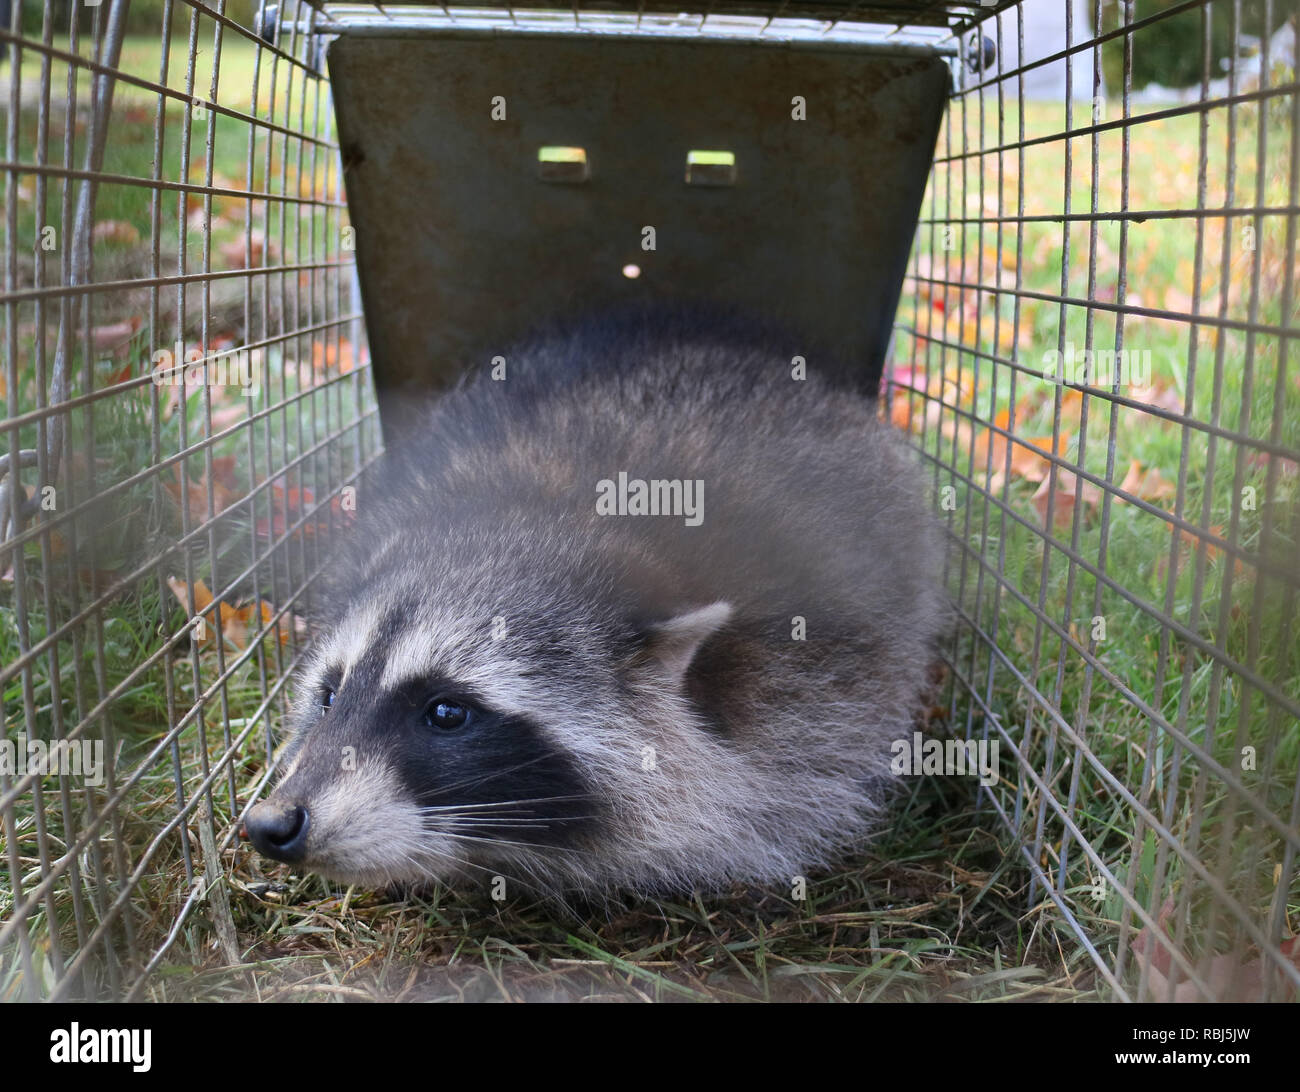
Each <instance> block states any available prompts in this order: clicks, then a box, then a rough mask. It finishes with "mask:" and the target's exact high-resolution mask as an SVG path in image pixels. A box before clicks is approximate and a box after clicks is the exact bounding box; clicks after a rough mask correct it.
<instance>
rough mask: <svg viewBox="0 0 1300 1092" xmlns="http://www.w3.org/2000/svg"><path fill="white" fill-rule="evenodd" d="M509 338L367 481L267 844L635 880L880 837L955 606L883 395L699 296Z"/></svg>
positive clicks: (577, 885)
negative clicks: (675, 310)
mask: <svg viewBox="0 0 1300 1092" xmlns="http://www.w3.org/2000/svg"><path fill="white" fill-rule="evenodd" d="M504 359H505V365H504V374H501V372H502V369H501V367H500V365H498V374H496V375H491V374H486V373H485V374H482V375H479V376H476V377H472V378H469V379H466V380H464V381H462V382H461V383H460V385H459V386H457V387H456V388H454V389H453V390H451V391H450V392H448V393H446V394H444V395H443V396H442V397H440V398H438V399H437V400H436V402H435V403H434V404H432V405H431V406H430V407H429V408H428V409H427V411H425V412H422V413H421V414H420V416H419V417H418V424H417V425H416V427H414V428H408V429H407V430H406V431H405V433H404V434H403V435H401V436H399V437H397V438H396V439H395V440H393V441H392V442H390V444H389V450H388V452H387V454H386V455H385V457H384V462H383V470H382V475H381V478H382V485H381V486H380V487H379V488H378V489H377V490H367V491H366V492H363V494H362V495H361V497H360V499H359V503H358V512H357V520H356V528H355V532H354V534H353V535H352V539H351V541H350V542H349V543H348V544H347V545H346V546H345V547H344V548H343V549H342V551H341V554H340V560H339V562H338V564H337V565H336V566H335V568H334V570H333V574H332V577H331V578H330V581H329V584H328V589H329V590H328V593H327V597H326V598H327V600H328V602H327V603H326V604H325V607H326V612H325V613H326V617H325V619H324V622H323V625H322V628H321V631H320V636H319V637H318V639H317V640H316V642H315V644H314V651H313V653H312V654H311V659H310V663H309V665H308V666H307V667H306V668H305V670H304V672H303V674H302V676H301V679H300V681H299V685H298V686H297V688H296V693H297V694H298V695H299V697H298V698H297V708H296V711H295V714H294V715H295V718H296V722H297V727H296V732H295V734H294V736H293V739H292V742H291V743H290V744H289V746H288V748H287V749H286V752H285V758H284V766H285V772H284V775H283V778H282V779H281V780H280V782H279V784H278V786H277V787H276V788H275V790H274V791H273V793H272V794H271V795H270V797H269V798H268V799H266V800H264V801H262V802H261V803H258V804H256V805H254V806H253V807H252V808H251V809H250V810H249V811H248V813H247V816H246V831H247V834H248V837H249V838H250V839H251V841H252V843H253V845H254V846H255V847H256V848H257V849H258V850H259V851H260V852H261V853H262V854H264V855H266V856H268V857H271V858H274V859H275V860H278V861H284V862H289V863H291V864H293V865H296V866H299V867H301V868H303V869H306V870H312V871H315V872H317V873H320V874H323V875H325V876H327V877H330V878H334V879H337V880H341V881H347V882H353V883H359V884H363V885H368V886H376V887H387V886H391V885H399V886H402V885H405V886H411V885H414V886H423V885H427V884H430V883H433V882H444V883H453V884H454V883H465V882H471V881H474V880H475V879H476V878H477V880H478V881H480V882H484V883H486V882H489V881H490V880H491V878H492V877H496V876H504V877H506V878H507V879H511V878H513V879H514V880H516V881H518V882H519V883H520V884H521V885H522V886H524V887H525V888H528V889H532V890H535V891H538V892H541V893H545V894H559V893H563V892H576V893H588V894H598V893H604V894H606V895H608V894H609V893H610V892H615V891H621V892H627V893H635V894H646V895H655V894H664V893H670V892H680V891H689V890H700V891H709V890H716V889H719V888H722V887H726V886H729V885H732V884H734V883H736V882H738V881H741V882H746V883H768V882H773V883H777V882H779V883H782V884H786V883H788V882H789V881H790V878H791V877H793V876H796V875H802V874H805V873H807V872H808V871H809V870H811V869H816V868H818V867H822V866H826V865H829V864H830V863H832V862H833V861H835V860H836V859H837V858H839V857H841V856H842V855H843V854H845V853H847V852H850V851H852V850H853V849H855V848H857V847H859V846H860V845H861V844H862V842H863V840H864V839H865V838H866V837H867V836H868V835H869V834H870V833H871V831H872V829H873V827H875V826H877V825H878V823H879V819H880V815H881V812H882V809H883V808H884V806H885V805H886V803H887V800H888V796H889V792H888V790H889V787H890V784H891V782H894V781H896V780H897V778H896V777H895V776H893V775H891V773H890V756H891V741H894V740H896V739H909V740H910V738H911V731H912V725H913V719H914V715H915V711H916V708H917V706H918V700H919V699H918V694H919V691H920V689H921V687H922V685H923V681H924V680H923V676H924V673H925V670H926V667H927V665H928V664H929V662H930V660H931V658H932V652H933V644H934V641H935V639H936V636H937V635H938V634H939V632H940V630H941V629H942V627H943V625H944V618H945V608H944V601H943V598H942V596H941V594H940V591H939V585H938V580H937V569H938V563H939V538H938V534H937V531H936V527H935V525H934V523H933V522H932V519H931V517H930V515H929V509H928V506H927V502H926V490H925V488H924V484H923V480H922V478H921V475H920V473H919V470H918V468H917V467H916V466H915V465H914V462H913V460H912V459H911V457H910V454H909V452H908V451H907V449H906V448H905V447H904V445H903V444H902V443H901V442H900V441H899V440H897V439H896V437H895V435H894V434H893V433H892V431H891V430H890V429H889V428H888V427H887V426H886V425H884V424H882V423H881V422H880V421H879V420H878V419H877V414H876V407H875V403H874V402H873V401H872V400H870V399H868V398H866V397H863V396H861V395H860V394H858V393H855V392H852V391H847V390H844V389H842V388H838V387H836V386H834V385H832V384H831V383H829V382H827V381H825V380H824V379H823V378H820V377H819V376H818V374H816V373H815V372H813V371H809V372H808V373H807V374H806V375H804V374H803V373H802V370H801V368H800V367H799V365H798V364H797V363H796V364H795V366H794V367H792V363H791V358H790V356H789V355H787V354H785V353H783V352H779V351H777V350H776V349H774V348H773V345H772V343H770V342H764V341H763V340H762V339H761V338H754V337H750V338H748V339H746V338H745V337H743V336H738V335H737V333H736V328H735V327H734V326H731V327H728V326H726V325H725V324H719V325H718V326H710V325H708V324H701V323H700V322H698V321H696V320H694V319H693V320H691V321H689V322H674V321H670V320H666V319H663V318H662V317H654V316H647V315H640V316H637V317H636V318H635V319H633V320H629V321H624V322H621V323H605V324H596V325H594V326H592V325H590V324H588V325H581V326H578V327H576V328H574V329H570V330H568V331H566V332H562V333H557V334H554V335H552V336H550V337H548V338H544V339H541V340H538V341H536V342H533V343H531V344H528V345H525V346H523V347H521V348H519V349H518V350H516V351H514V352H510V353H506V354H505V356H504Z"/></svg>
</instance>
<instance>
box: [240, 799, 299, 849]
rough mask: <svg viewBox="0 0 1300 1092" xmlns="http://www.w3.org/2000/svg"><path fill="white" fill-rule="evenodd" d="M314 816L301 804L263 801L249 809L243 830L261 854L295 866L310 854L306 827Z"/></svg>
mask: <svg viewBox="0 0 1300 1092" xmlns="http://www.w3.org/2000/svg"><path fill="white" fill-rule="evenodd" d="M310 825H311V816H310V815H308V814H307V809H306V808H304V807H301V806H300V805H298V804H287V803H284V802H282V801H279V800H263V801H262V802H261V803H260V804H254V805H253V806H252V807H251V808H249V809H248V815H247V817H246V818H245V819H244V827H245V829H247V831H248V838H249V840H250V841H251V842H252V843H253V845H254V846H256V847H257V851H258V853H261V854H262V855H263V856H266V857H273V858H274V859H275V860H277V861H284V862H286V863H287V864H294V863H295V862H297V861H301V860H302V859H303V857H304V856H306V853H307V828H308V827H309V826H310Z"/></svg>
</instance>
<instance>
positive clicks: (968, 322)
mask: <svg viewBox="0 0 1300 1092" xmlns="http://www.w3.org/2000/svg"><path fill="white" fill-rule="evenodd" d="M679 7H680V5H678V4H676V3H673V2H671V0H644V2H642V3H640V4H639V5H638V6H635V7H633V6H629V5H591V6H588V7H584V8H583V9H582V10H580V9H579V8H578V7H576V6H575V7H571V8H570V7H563V6H556V7H546V8H535V9H528V10H525V9H523V8H510V7H490V6H489V7H482V8H475V9H469V8H457V7H442V6H428V7H416V6H411V5H404V4H399V5H393V4H386V5H380V4H367V3H351V4H344V3H337V4H336V3H306V2H303V0H286V2H283V3H280V4H267V3H262V4H261V6H260V7H256V8H255V7H254V6H253V4H252V3H240V2H239V0H218V2H216V3H215V4H212V5H208V4H204V3H200V2H198V0H160V2H157V3H153V4H145V3H141V2H139V0H137V3H136V4H135V6H134V8H133V7H132V5H131V3H130V2H129V0H103V3H100V4H94V5H91V4H85V3H84V2H77V0H73V2H71V3H67V2H62V0H47V2H46V3H45V5H44V6H43V8H41V7H36V6H32V5H28V6H24V5H22V4H15V5H12V7H11V8H10V10H8V11H7V12H6V11H5V10H4V5H3V4H0V17H6V18H4V19H3V22H4V24H5V25H4V26H3V27H0V45H2V46H3V48H4V51H5V53H6V54H7V57H5V58H4V60H3V61H2V62H0V80H3V81H4V82H5V84H6V85H7V88H8V94H7V97H6V98H5V100H4V101H3V103H0V113H3V116H4V121H5V153H4V162H3V164H0V170H2V171H3V173H4V178H5V203H4V216H3V221H2V222H0V238H3V256H4V285H3V291H2V292H0V305H2V307H0V313H2V314H3V340H2V341H0V345H3V349H2V350H0V353H2V359H3V368H2V369H0V395H3V397H4V398H5V400H6V406H5V419H4V422H3V430H4V439H3V441H0V651H2V653H3V655H2V656H0V663H2V666H0V702H2V703H3V705H2V708H3V717H4V725H5V743H6V748H7V749H6V751H5V752H4V753H3V754H0V836H2V839H0V840H2V842H3V847H2V849H0V855H2V856H3V858H4V869H3V871H0V997H4V998H6V999H8V998H48V999H53V1000H61V999H68V998H77V997H90V998H123V997H125V998H142V997H150V996H154V994H153V993H152V992H151V990H152V985H151V983H152V981H153V979H154V978H156V972H157V971H158V970H159V968H160V967H161V966H163V965H164V963H165V962H166V961H167V960H168V958H169V953H172V952H173V950H174V949H176V948H177V947H185V948H187V949H189V950H190V951H193V950H195V945H196V944H198V943H200V942H201V943H203V944H210V945H211V946H212V947H213V948H215V950H216V951H217V952H218V953H219V955H220V957H222V958H224V959H225V960H227V961H228V962H229V963H231V964H234V963H238V961H239V959H240V944H239V938H238V936H237V931H236V928H235V925H234V923H233V919H232V914H231V910H230V899H231V891H232V890H234V891H236V892H238V891H239V889H240V888H241V887H247V884H246V883H245V879H246V877H243V876H241V874H240V870H239V869H238V867H234V866H232V861H235V860H236V858H237V855H238V853H239V852H240V851H239V849H238V845H239V837H238V832H239V828H240V825H241V818H242V815H243V812H244V810H245V809H246V808H247V807H248V806H249V805H250V804H251V803H252V802H253V801H255V800H256V799H257V798H258V796H259V795H260V793H261V792H262V790H263V789H264V788H265V786H266V785H267V784H268V782H269V781H271V780H272V779H273V778H274V777H275V774H276V754H277V750H276V748H277V744H278V743H279V738H278V735H277V732H278V729H279V726H280V720H281V717H282V714H283V713H284V712H285V711H286V708H287V699H288V690H289V688H290V687H291V685H292V676H293V670H294V667H295V665H296V664H297V663H298V662H299V660H300V659H301V658H302V657H303V655H304V654H305V652H306V650H307V648H308V647H309V644H310V638H311V634H310V632H309V630H308V628H307V627H306V625H305V624H304V623H303V622H302V621H301V620H300V616H301V614H302V613H303V612H304V611H305V608H306V606H307V605H308V604H309V601H310V598H311V596H312V595H313V589H314V582H315V578H316V577H317V576H318V574H319V573H320V572H321V569H322V567H323V566H324V565H325V563H326V561H327V559H328V556H329V544H330V541H331V534H332V532H333V531H335V530H336V529H338V528H340V527H342V526H343V525H345V524H347V523H348V522H349V521H350V520H351V518H352V513H353V511H354V508H355V496H356V487H357V483H358V482H359V481H360V480H361V478H362V476H363V475H364V473H365V471H366V469H367V467H368V466H370V464H371V463H372V462H373V460H374V459H375V458H376V456H377V455H378V453H379V451H380V450H381V447H382V439H381V435H380V429H379V414H378V410H377V408H376V407H377V402H376V396H375V384H374V380H373V375H372V368H371V361H370V356H369V352H368V349H367V343H366V329H365V322H364V316H363V314H362V309H361V296H360V290H359V287H358V278H357V269H356V263H355V261H354V256H355V253H356V250H355V247H356V240H355V232H354V231H353V229H352V222H351V218H350V216H349V212H348V205H347V200H346V196H347V195H346V193H345V189H344V182H345V170H344V163H343V157H342V156H341V155H340V141H339V140H338V139H337V136H336V132H335V128H334V121H335V119H334V108H333V104H332V102H331V85H330V82H329V71H328V63H327V49H328V47H329V43H330V41H331V40H332V39H334V38H336V37H340V36H347V35H366V34H384V35H390V36H391V35H401V34H403V33H408V32H414V31H427V30H428V29H429V28H442V29H454V30H457V31H466V32H470V31H472V32H476V33H478V32H482V33H500V34H509V33H514V32H528V33H553V34H566V35H583V36H585V37H586V38H587V39H589V40H590V42H591V48H593V49H599V48H600V47H601V39H602V38H608V37H611V36H659V37H664V38H676V37H683V36H705V37H726V38H731V39H741V40H743V39H755V40H756V39H761V38H775V39H778V40H781V41H834V42H838V43H843V44H844V45H846V46H857V47H861V48H864V49H870V48H890V49H908V50H913V51H916V52H917V53H918V55H921V54H924V55H927V56H937V57H943V58H945V60H946V61H947V63H948V64H949V65H950V68H951V76H952V83H951V93H950V97H949V101H948V107H947V114H946V118H945V120H944V122H943V125H942V128H941V131H940V134H939V139H938V146H937V149H936V154H935V158H934V163H933V167H932V170H931V174H930V178H929V182H928V188H927V190H926V194H925V198H924V202H923V205H922V210H921V214H920V220H919V223H918V224H917V228H916V237H915V244H914V246H913V249H912V254H911V258H910V261H909V264H908V270H907V275H906V277H905V278H904V282H903V285H902V299H901V302H900V305H899V307H898V311H897V315H896V318H895V321H894V334H893V339H892V345H891V348H890V355H889V357H888V359H887V360H885V361H884V362H883V367H884V376H883V382H882V385H881V390H880V407H881V413H882V415H883V416H885V417H886V418H887V419H888V420H889V421H891V422H892V424H893V425H894V426H896V427H897V428H898V429H900V430H902V431H903V432H905V433H906V434H907V435H908V436H909V437H910V439H911V440H912V442H913V443H914V445H915V447H916V449H917V451H918V453H919V456H920V457H921V458H922V459H923V460H924V462H925V464H926V465H927V467H928V468H929V470H930V472H931V476H932V482H933V488H934V498H935V504H936V506H937V507H938V509H939V511H940V512H941V514H942V515H943V518H944V520H945V524H946V527H947V530H948V535H949V540H950V547H951V548H950V550H949V553H948V560H947V571H946V576H947V579H948V581H949V586H950V589H951V592H952V597H953V601H954V603H955V605H956V616H957V625H956V627H955V630H954V632H953V634H952V637H951V639H950V641H949V642H948V643H947V644H946V645H945V648H944V653H943V659H944V662H945V665H946V678H947V683H946V690H945V696H944V701H943V705H944V713H945V717H944V719H946V722H947V725H948V728H949V730H950V731H951V732H952V733H953V734H954V735H955V736H957V737H959V738H964V739H968V740H984V741H988V742H994V741H996V742H997V743H999V744H1000V745H1001V753H1002V754H1003V756H1004V761H1003V762H1002V766H1001V771H1000V776H999V778H998V779H997V780H996V781H995V782H993V783H992V784H990V785H987V786H985V787H983V788H982V789H981V790H980V801H981V808H982V809H983V816H984V818H985V819H986V820H987V822H988V824H989V825H991V826H993V827H995V828H997V829H999V830H1000V831H1002V833H1003V835H1004V836H1005V837H1006V839H1007V842H1008V845H1010V846H1011V857H1012V861H1013V863H1014V866H1015V867H1016V868H1017V869H1020V870H1022V871H1023V872H1024V873H1025V875H1026V876H1027V884H1026V892H1025V898H1026V901H1025V902H1024V909H1025V911H1026V912H1027V914H1028V915H1029V917H1031V918H1032V919H1033V922H1034V924H1033V926H1032V928H1033V929H1035V930H1037V929H1039V928H1043V927H1044V922H1045V921H1047V920H1048V919H1050V920H1051V921H1052V922H1054V923H1055V924H1057V925H1059V926H1060V927H1061V928H1062V929H1063V930H1064V931H1065V932H1066V933H1068V934H1069V935H1070V936H1071V937H1072V938H1074V940H1075V942H1076V943H1077V947H1078V951H1079V956H1078V959H1077V961H1076V962H1077V963H1078V964H1079V965H1081V966H1085V967H1086V968H1087V969H1088V971H1089V974H1090V976H1091V977H1092V978H1093V979H1095V982H1096V984H1097V990H1098V992H1099V993H1100V994H1101V995H1103V996H1109V997H1114V998H1117V999H1122V1000H1130V999H1132V1000H1145V999H1158V1000H1164V999H1178V1000H1183V999H1187V1000H1193V999H1208V1000H1228V999H1242V998H1248V999H1258V998H1263V999H1273V1000H1282V999H1287V998H1291V997H1294V996H1295V991H1296V987H1297V986H1300V966H1298V963H1300V961H1298V960H1297V955H1298V954H1300V953H1298V952H1297V942H1296V941H1294V939H1293V937H1294V935H1295V933H1296V928H1297V921H1298V919H1297V915H1298V914H1300V869H1298V868H1297V851H1298V850H1300V682H1298V679H1300V662H1298V661H1300V657H1298V656H1297V644H1298V642H1297V633H1296V630H1295V628H1294V626H1293V622H1292V618H1293V615H1294V613H1295V608H1296V598H1297V591H1300V549H1298V548H1297V537H1298V535H1300V506H1298V504H1297V468H1298V467H1300V374H1298V373H1297V370H1296V368H1295V366H1294V364H1292V363H1291V358H1290V352H1291V351H1292V342H1293V340H1294V339H1295V338H1296V336H1297V335H1298V334H1300V325H1298V324H1297V310H1298V308H1297V301H1296V284H1295V281H1296V274H1297V261H1296V254H1297V247H1296V232H1297V225H1298V224H1300V95H1298V94H1297V91H1300V86H1298V85H1297V82H1296V68H1295V65H1296V46H1295V40H1296V31H1297V16H1296V14H1295V10H1294V8H1293V7H1289V6H1287V5H1286V4H1284V3H1281V2H1280V0H1258V2H1256V0H1204V2H1202V0H1187V2H1183V3H1178V2H1169V3H1158V2H1152V3H1150V4H1145V3H1142V2H1134V0H1128V2H1115V0H1096V2H1095V3H1083V2H1082V0H1080V2H1079V3H1074V2H1071V0H1061V2H1059V3H1058V2H1055V0H1024V2H1023V3H1019V4H1018V3H1014V2H1010V0H1007V2H999V3H989V4H975V3H941V2H929V0H873V2H871V3H865V4H863V3H850V2H844V3H839V2H835V0H807V2H804V0H783V2H781V3H779V4H777V3H769V2H766V0H752V2H751V0H713V2H711V3H710V4H709V6H708V8H707V10H706V11H703V12H697V13H694V14H683V13H682V12H680V11H679ZM598 9H600V10H598ZM1049 18H1050V19H1052V20H1054V21H1055V22H1056V23H1059V26H1060V34H1059V36H1058V37H1059V40H1058V41H1056V42H1055V44H1053V45H1052V46H1051V47H1048V48H1038V47H1036V45H1035V41H1034V35H1033V30H1034V28H1035V26H1036V25H1037V21H1040V20H1046V19H1049ZM1174 29H1176V30H1177V32H1178V33H1179V34H1180V35H1181V38H1179V41H1180V42H1182V43H1183V45H1184V48H1182V49H1180V50H1179V51H1178V56H1179V59H1180V63H1181V64H1182V65H1183V66H1184V69H1186V68H1187V66H1190V70H1189V71H1180V72H1170V71H1167V70H1164V69H1160V70H1157V71H1155V72H1154V73H1153V72H1152V71H1151V70H1150V67H1149V65H1148V64H1147V61H1148V59H1149V58H1151V57H1152V56H1157V55H1164V53H1165V52H1166V46H1165V43H1166V42H1167V41H1168V37H1167V35H1166V32H1168V31H1170V30H1174ZM1044 79H1046V80H1049V81H1050V80H1054V81H1055V82H1056V84H1057V85H1058V90H1057V91H1056V92H1054V93H1053V96H1054V97H1053V96H1047V97H1041V96H1042V93H1041V91H1040V90H1039V89H1038V87H1039V83H1040V81H1042V80H1044ZM1162 80H1163V81H1164V82H1165V83H1170V84H1175V83H1176V84H1179V85H1180V86H1183V87H1184V88H1185V89H1184V90H1182V91H1181V92H1177V93H1175V92H1168V93H1165V94H1157V93H1156V92H1155V91H1153V90H1152V88H1153V87H1154V86H1155V85H1157V84H1159V83H1161V82H1162ZM6 755H8V756H10V757H9V758H8V764H6ZM1027 920H1028V919H1027ZM200 925H201V927H200ZM196 938H200V939H196Z"/></svg>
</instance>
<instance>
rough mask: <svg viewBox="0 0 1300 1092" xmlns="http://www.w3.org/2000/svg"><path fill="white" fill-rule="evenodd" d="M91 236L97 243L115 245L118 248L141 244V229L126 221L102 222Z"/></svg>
mask: <svg viewBox="0 0 1300 1092" xmlns="http://www.w3.org/2000/svg"><path fill="white" fill-rule="evenodd" d="M91 235H92V236H93V238H94V240H95V242H97V243H114V244H116V245H117V246H136V245H138V244H139V242H140V231H139V229H138V228H137V227H136V226H135V225H134V224H129V223H127V222H126V221H125V220H101V221H100V222H99V223H97V224H96V225H95V230H94V231H93V232H91Z"/></svg>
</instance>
